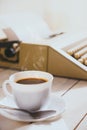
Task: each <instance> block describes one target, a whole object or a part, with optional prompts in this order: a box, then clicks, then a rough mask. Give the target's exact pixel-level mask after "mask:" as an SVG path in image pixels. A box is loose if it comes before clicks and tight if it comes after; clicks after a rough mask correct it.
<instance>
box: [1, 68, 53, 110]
mask: <svg viewBox="0 0 87 130" xmlns="http://www.w3.org/2000/svg"><path fill="white" fill-rule="evenodd" d="M28 78H29V79H30V78H31V79H32V78H35V80H38V79H43V80H44V82H43V83H37V84H36V83H33V84H29V83H28V84H24V83H18V81H19V80H24V79H28ZM52 81H53V75H52V74H50V73H48V72H44V71H36V70H35V71H33V70H30V71H20V72H17V73H14V74H12V75H11V76H10V77H9V80H5V81H4V83H3V85H2V88H3V91H4V93H5V94H6V96H10V97H11V98H12V97H13V98H14V100H15V102H16V104H17V106H18V107H19V108H21V109H24V110H28V111H36V110H39V109H41V108H42V107H44V106H45V105H46V103H47V102H48V100H49V98H50V94H51V87H52ZM8 84H10V86H11V90H12V93H10V92H9V90H8V88H7V85H8Z"/></svg>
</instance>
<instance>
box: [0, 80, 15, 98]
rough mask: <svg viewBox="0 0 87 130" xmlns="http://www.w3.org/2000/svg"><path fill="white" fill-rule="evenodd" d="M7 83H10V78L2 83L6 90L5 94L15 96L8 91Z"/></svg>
mask: <svg viewBox="0 0 87 130" xmlns="http://www.w3.org/2000/svg"><path fill="white" fill-rule="evenodd" d="M7 84H10V83H9V80H5V81H4V83H3V84H2V89H3V91H4V94H5V95H6V96H10V97H13V95H12V94H11V93H10V92H9V91H8V89H7Z"/></svg>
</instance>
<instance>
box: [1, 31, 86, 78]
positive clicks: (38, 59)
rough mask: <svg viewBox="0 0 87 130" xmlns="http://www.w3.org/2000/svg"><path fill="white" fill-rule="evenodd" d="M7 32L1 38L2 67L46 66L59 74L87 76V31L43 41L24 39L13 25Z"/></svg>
mask: <svg viewBox="0 0 87 130" xmlns="http://www.w3.org/2000/svg"><path fill="white" fill-rule="evenodd" d="M3 34H4V36H3V38H1V41H0V66H1V67H6V68H12V69H18V70H42V71H48V72H50V73H52V74H53V75H56V76H62V77H68V78H77V79H87V34H86V33H81V34H78V33H77V34H68V33H64V34H62V35H58V36H53V37H49V38H48V39H44V40H43V41H42V42H41V43H24V42H23V41H20V40H19V39H18V37H17V36H16V35H15V34H14V32H13V31H12V30H11V29H4V30H3ZM1 36H2V35H1Z"/></svg>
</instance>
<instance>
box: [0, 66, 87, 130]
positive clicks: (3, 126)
mask: <svg viewBox="0 0 87 130" xmlns="http://www.w3.org/2000/svg"><path fill="white" fill-rule="evenodd" d="M15 72H16V70H10V69H2V68H0V100H1V99H3V97H4V94H3V91H2V83H3V81H4V80H6V79H8V78H9V76H10V75H11V74H12V73H15ZM52 91H53V92H56V93H58V95H60V96H62V97H63V98H64V100H65V101H66V106H67V109H66V111H65V112H64V113H63V114H62V116H61V118H63V119H64V121H65V123H66V125H67V127H68V128H69V130H87V81H84V80H78V79H68V78H61V77H54V82H53V87H52ZM25 125H29V124H28V123H23V122H17V121H13V120H10V119H7V118H5V117H3V116H1V115H0V130H14V129H18V128H20V127H21V128H22V127H24V126H25Z"/></svg>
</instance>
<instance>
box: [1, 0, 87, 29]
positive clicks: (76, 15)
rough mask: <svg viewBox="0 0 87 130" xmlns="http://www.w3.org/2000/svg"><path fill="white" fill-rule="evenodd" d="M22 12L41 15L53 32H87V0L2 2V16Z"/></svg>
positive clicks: (16, 0)
mask: <svg viewBox="0 0 87 130" xmlns="http://www.w3.org/2000/svg"><path fill="white" fill-rule="evenodd" d="M22 12H23V13H24V12H25V13H26V12H27V13H30V12H32V13H37V14H39V15H40V16H42V17H43V18H44V19H45V21H46V23H47V24H48V25H49V27H50V29H52V30H53V31H57V30H58V29H62V30H64V31H86V30H87V0H0V15H2V14H9V13H22ZM26 20H27V19H26Z"/></svg>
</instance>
